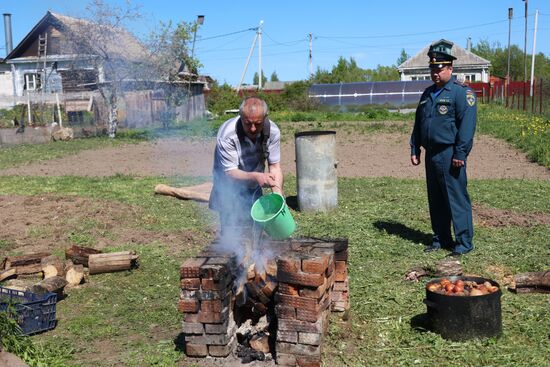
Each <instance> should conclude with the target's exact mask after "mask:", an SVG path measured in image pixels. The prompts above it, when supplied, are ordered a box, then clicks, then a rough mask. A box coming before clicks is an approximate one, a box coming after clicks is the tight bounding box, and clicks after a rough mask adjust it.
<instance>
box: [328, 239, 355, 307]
mask: <svg viewBox="0 0 550 367" xmlns="http://www.w3.org/2000/svg"><path fill="white" fill-rule="evenodd" d="M333 248H334V265H335V270H334V273H335V274H334V285H333V286H332V293H331V309H332V311H333V312H347V311H349V307H350V301H349V275H348V241H347V240H339V241H334V247H333Z"/></svg>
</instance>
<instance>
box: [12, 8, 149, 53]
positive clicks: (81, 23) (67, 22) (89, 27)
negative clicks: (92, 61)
mask: <svg viewBox="0 0 550 367" xmlns="http://www.w3.org/2000/svg"><path fill="white" fill-rule="evenodd" d="M49 26H52V27H54V28H55V29H56V30H58V31H59V32H61V33H64V34H65V36H66V37H68V38H69V39H70V37H71V35H74V34H82V33H83V32H90V33H89V34H95V33H97V32H93V30H94V29H96V30H97V27H105V29H108V30H110V31H109V32H108V33H107V34H108V37H104V38H105V39H104V38H101V39H99V38H98V40H100V41H102V42H103V44H102V47H103V49H104V52H105V53H108V54H109V55H110V56H111V57H113V58H119V59H123V60H139V59H141V58H144V57H147V56H148V52H147V50H146V49H145V47H144V46H143V45H142V44H141V43H140V42H139V41H138V40H137V39H136V38H135V37H134V36H132V35H131V34H130V33H129V32H127V31H126V30H125V29H123V28H113V27H110V26H107V25H97V24H95V23H92V22H90V21H87V20H84V19H80V18H73V17H69V16H66V15H62V14H58V13H54V12H51V11H48V12H47V13H46V15H44V17H43V18H42V19H41V20H40V21H39V22H38V23H37V24H36V25H35V26H34V27H33V28H32V30H31V31H30V32H29V33H28V34H27V35H26V36H25V38H23V40H22V41H21V42H20V43H19V44H18V45H17V46H16V47H15V48H14V49H13V51H12V52H10V54H9V55H8V56H6V59H8V60H9V59H14V58H17V57H18V56H19V55H21V54H22V52H24V50H26V49H27V48H28V47H29V46H30V45H31V44H32V43H33V42H34V40H35V39H36V38H37V37H38V35H39V34H41V33H43V32H44V31H45V30H46V29H47V28H48V27H49ZM90 41H92V40H91V39H90ZM74 49H75V48H73V51H72V52H71V51H70V50H69V47H68V46H67V45H65V49H64V50H63V52H67V53H72V54H75V53H77V54H78V53H82V52H76V51H74ZM93 53H94V52H91V54H93Z"/></svg>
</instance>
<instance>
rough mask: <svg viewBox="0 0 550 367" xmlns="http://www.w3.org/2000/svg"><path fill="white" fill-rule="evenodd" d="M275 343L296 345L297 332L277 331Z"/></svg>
mask: <svg viewBox="0 0 550 367" xmlns="http://www.w3.org/2000/svg"><path fill="white" fill-rule="evenodd" d="M277 341H278V342H287V343H298V332H297V331H281V330H278V331H277Z"/></svg>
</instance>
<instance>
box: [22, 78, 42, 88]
mask: <svg viewBox="0 0 550 367" xmlns="http://www.w3.org/2000/svg"><path fill="white" fill-rule="evenodd" d="M41 86H42V82H41V77H40V74H25V89H26V90H37V89H40V87H41Z"/></svg>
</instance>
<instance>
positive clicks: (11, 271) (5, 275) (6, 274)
mask: <svg viewBox="0 0 550 367" xmlns="http://www.w3.org/2000/svg"><path fill="white" fill-rule="evenodd" d="M16 273H17V271H16V269H15V268H11V269H7V270H2V271H0V282H1V281H2V280H4V279H7V278H9V277H11V276H14V275H15V274H16Z"/></svg>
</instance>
